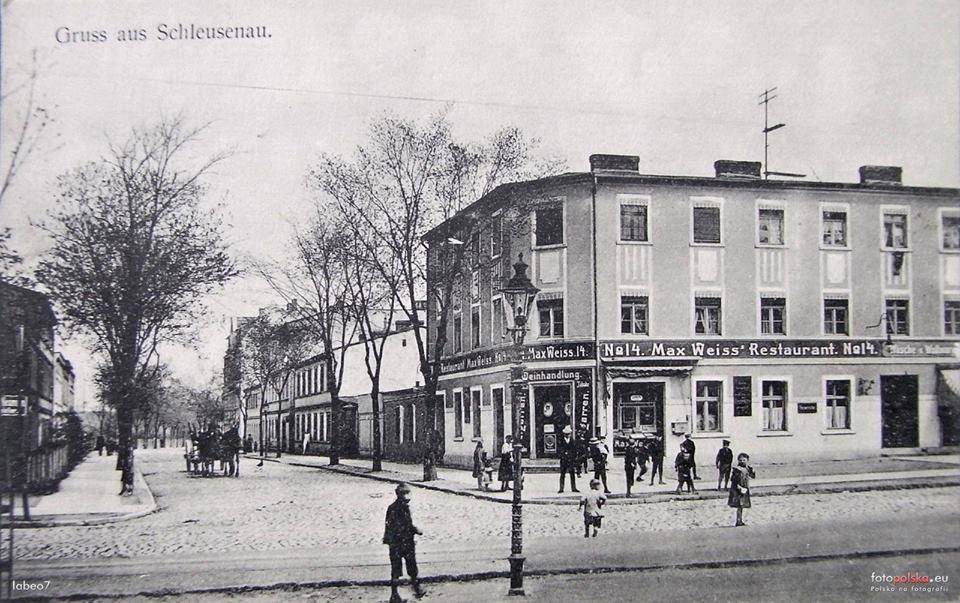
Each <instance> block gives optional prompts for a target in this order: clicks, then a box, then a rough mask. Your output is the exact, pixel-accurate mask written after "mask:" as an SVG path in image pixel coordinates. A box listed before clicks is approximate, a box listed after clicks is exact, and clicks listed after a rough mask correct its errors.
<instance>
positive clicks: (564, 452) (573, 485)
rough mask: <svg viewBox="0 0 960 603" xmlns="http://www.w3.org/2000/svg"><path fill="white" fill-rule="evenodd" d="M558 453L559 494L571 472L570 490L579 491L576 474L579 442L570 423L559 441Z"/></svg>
mask: <svg viewBox="0 0 960 603" xmlns="http://www.w3.org/2000/svg"><path fill="white" fill-rule="evenodd" d="M557 454H558V456H559V457H560V489H559V490H557V494H561V493H562V492H563V485H564V481H566V477H567V473H569V474H570V491H571V492H579V490H577V477H576V475H575V473H576V470H577V442H576V440H574V439H573V429H572V428H571V427H570V426H569V425H567V426H566V427H564V428H563V433H562V435H561V437H560V441H558V442H557Z"/></svg>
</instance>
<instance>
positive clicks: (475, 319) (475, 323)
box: [470, 306, 480, 348]
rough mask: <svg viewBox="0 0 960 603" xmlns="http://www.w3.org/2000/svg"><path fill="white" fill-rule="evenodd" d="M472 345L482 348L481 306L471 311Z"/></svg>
mask: <svg viewBox="0 0 960 603" xmlns="http://www.w3.org/2000/svg"><path fill="white" fill-rule="evenodd" d="M470 345H471V347H473V348H479V347H480V306H474V307H473V308H471V309H470Z"/></svg>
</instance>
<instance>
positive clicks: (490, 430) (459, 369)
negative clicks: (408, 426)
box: [425, 155, 960, 466]
mask: <svg viewBox="0 0 960 603" xmlns="http://www.w3.org/2000/svg"><path fill="white" fill-rule="evenodd" d="M590 163H591V171H590V172H589V173H568V174H563V175H560V176H556V177H551V178H545V179H541V180H535V181H529V182H521V183H515V184H508V185H503V186H501V187H499V188H497V189H496V190H494V191H492V192H491V193H490V194H488V195H486V196H485V197H483V198H481V199H480V200H478V201H476V202H475V203H473V204H472V205H470V206H469V207H467V208H465V209H464V210H463V211H461V212H460V213H458V214H457V215H456V216H454V217H453V218H451V219H450V220H447V221H446V222H444V223H443V224H441V225H439V226H438V227H437V228H435V229H434V230H433V231H431V232H430V233H428V234H427V236H426V237H425V241H426V243H427V244H428V246H429V248H430V254H431V258H430V262H428V265H429V266H431V267H433V269H432V270H431V271H430V273H429V274H428V280H430V283H431V285H432V286H439V285H440V283H438V282H437V279H438V278H439V276H438V273H437V271H436V266H439V265H441V264H440V263H439V262H440V261H442V260H443V257H444V256H445V255H448V254H451V253H454V249H453V246H455V245H459V244H461V241H462V244H463V245H464V249H463V254H464V262H463V271H462V272H461V273H460V274H459V275H458V277H457V278H456V279H455V280H454V287H453V297H452V300H451V302H450V303H451V309H450V313H449V321H448V324H447V329H446V336H447V343H446V345H445V346H444V354H443V361H442V377H441V379H440V384H439V387H438V397H439V398H441V399H442V404H443V407H444V437H445V451H446V453H445V461H446V462H447V463H450V464H458V465H469V464H470V462H471V453H472V450H473V447H474V443H473V440H474V439H475V438H477V437H482V438H483V440H484V443H485V446H486V449H487V450H488V451H491V450H493V451H494V452H496V451H498V450H499V445H500V443H501V442H502V441H503V437H504V435H505V434H509V433H511V411H512V404H513V403H514V401H513V400H512V394H511V386H510V354H509V351H510V342H509V338H508V337H507V336H506V333H505V330H504V312H505V311H509V310H505V301H504V300H503V299H502V296H501V295H500V294H499V288H500V287H501V286H502V284H503V283H505V282H506V280H507V279H508V278H509V277H510V275H511V274H512V270H513V269H512V267H511V264H512V263H513V262H516V260H517V257H518V254H521V253H522V254H523V259H524V261H525V262H526V263H528V264H529V265H530V268H529V274H530V277H531V280H532V281H533V283H534V284H535V285H536V286H537V287H538V288H539V289H540V293H539V294H538V295H537V298H536V301H535V303H534V307H533V309H532V310H531V315H530V322H529V331H528V333H527V337H526V341H525V351H524V354H523V357H524V363H523V367H524V376H525V378H526V381H527V384H526V391H525V396H524V395H521V396H519V397H520V398H525V399H523V400H520V401H519V403H520V404H522V411H521V414H522V416H523V420H524V421H525V422H526V423H527V425H528V426H529V428H528V432H527V439H526V441H525V442H524V444H525V446H526V447H527V449H528V451H529V456H530V457H531V458H534V459H537V458H546V459H549V458H552V457H555V456H556V453H557V439H558V437H559V433H560V431H561V430H562V429H563V427H564V426H565V425H571V426H572V427H573V428H574V430H575V432H576V434H577V437H578V438H588V437H590V436H591V435H595V434H599V435H600V436H601V437H603V438H605V439H606V441H607V443H608V445H610V447H611V449H613V450H614V451H615V452H619V451H620V449H621V442H622V439H621V438H622V436H625V435H628V434H630V433H645V434H654V433H655V434H660V435H662V436H663V438H664V442H665V448H666V463H665V464H666V465H668V466H669V465H670V464H671V463H672V459H673V457H674V456H675V455H676V452H677V450H678V448H679V443H680V441H681V439H682V437H683V436H682V434H683V433H685V432H688V431H689V432H691V433H692V435H693V437H694V439H695V441H696V442H697V444H698V452H699V454H698V462H699V464H701V465H710V464H712V460H713V455H714V453H715V451H716V449H717V448H719V447H720V443H721V439H730V440H732V447H733V449H734V450H735V451H738V452H739V451H746V452H749V453H750V454H751V455H753V456H755V457H756V458H759V459H762V460H764V461H785V460H798V459H814V458H826V459H833V458H847V457H856V456H865V455H873V454H879V453H881V452H886V451H906V450H916V449H921V448H933V447H940V446H947V445H957V443H958V442H957V416H958V412H957V403H958V392H957V390H958V384H960V378H958V377H960V191H958V190H957V189H948V188H929V187H922V188H921V187H910V186H903V185H902V183H901V180H900V169H899V168H896V167H888V166H864V167H862V168H861V169H860V179H859V182H857V183H826V182H807V181H802V182H798V181H778V180H763V179H761V177H760V164H759V163H753V162H737V161H718V162H716V164H715V169H716V177H714V178H706V177H675V176H651V175H642V174H640V173H639V172H638V170H637V166H638V158H637V157H632V156H617V155H593V156H591V158H590ZM439 303H440V302H438V301H437V300H431V303H430V304H429V306H428V325H430V328H429V329H428V333H429V336H430V341H431V343H432V344H433V345H436V340H437V327H436V325H437V315H438V309H439Z"/></svg>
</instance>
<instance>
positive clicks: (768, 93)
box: [757, 87, 806, 180]
mask: <svg viewBox="0 0 960 603" xmlns="http://www.w3.org/2000/svg"><path fill="white" fill-rule="evenodd" d="M776 91H777V89H776V87H774V88H767V89H766V90H764V91H763V94H761V95H760V99H761V100H760V102H759V103H757V104H758V105H763V179H764V180H767V179H769V178H770V176H786V177H788V178H804V177H805V176H806V174H795V173H793V172H773V171H770V164H769V162H768V156H769V154H770V142H769V135H770V132H773V131H774V130H779V129H780V128H782V127H784V126H786V125H787V124H783V123H780V124H777V125H775V126H771V125H770V101H772V100H773V99H775V98H777V95H776V94H773V93H774V92H776Z"/></svg>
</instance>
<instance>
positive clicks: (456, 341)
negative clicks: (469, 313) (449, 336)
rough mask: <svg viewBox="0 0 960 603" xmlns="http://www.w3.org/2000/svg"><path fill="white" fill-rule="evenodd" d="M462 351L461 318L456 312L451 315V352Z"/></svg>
mask: <svg viewBox="0 0 960 603" xmlns="http://www.w3.org/2000/svg"><path fill="white" fill-rule="evenodd" d="M461 351H463V318H462V317H461V316H460V315H459V314H458V315H456V316H454V317H453V352H454V353H457V352H461Z"/></svg>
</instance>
